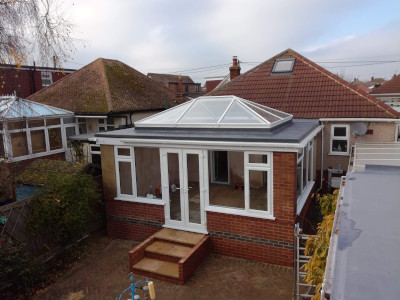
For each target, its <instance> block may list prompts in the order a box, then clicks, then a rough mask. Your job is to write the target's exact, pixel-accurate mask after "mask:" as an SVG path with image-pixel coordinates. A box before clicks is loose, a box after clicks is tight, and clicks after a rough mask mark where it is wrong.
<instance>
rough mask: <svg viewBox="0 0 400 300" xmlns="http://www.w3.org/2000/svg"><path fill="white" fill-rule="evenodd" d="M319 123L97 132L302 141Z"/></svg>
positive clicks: (122, 135)
mask: <svg viewBox="0 0 400 300" xmlns="http://www.w3.org/2000/svg"><path fill="white" fill-rule="evenodd" d="M318 126H319V122H318V120H307V121H305V120H296V119H294V120H291V121H288V122H287V123H284V124H281V125H280V126H277V127H275V128H273V129H271V128H270V129H262V128H243V129H238V128H127V129H121V130H114V131H109V132H104V133H103V132H102V133H96V135H95V136H96V137H107V138H119V139H124V138H129V139H149V140H150V139H167V140H198V141H241V142H270V143H276V142H282V143H299V142H301V141H302V140H303V139H304V138H305V137H306V136H307V135H309V134H310V133H311V132H312V131H313V130H314V129H316V128H317V127H318Z"/></svg>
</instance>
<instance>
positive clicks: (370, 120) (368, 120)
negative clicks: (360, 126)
mask: <svg viewBox="0 0 400 300" xmlns="http://www.w3.org/2000/svg"><path fill="white" fill-rule="evenodd" d="M319 120H320V121H321V122H335V121H337V122H400V119H389V118H387V119H385V118H321V119H319Z"/></svg>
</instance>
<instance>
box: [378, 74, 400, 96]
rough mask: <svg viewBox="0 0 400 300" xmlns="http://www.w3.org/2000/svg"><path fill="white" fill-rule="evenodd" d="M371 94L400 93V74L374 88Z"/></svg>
mask: <svg viewBox="0 0 400 300" xmlns="http://www.w3.org/2000/svg"><path fill="white" fill-rule="evenodd" d="M371 94H373V95H375V94H400V75H397V76H395V77H393V78H392V79H390V80H389V81H387V82H386V83H384V84H383V85H381V86H380V87H378V88H376V89H373V90H372V92H371Z"/></svg>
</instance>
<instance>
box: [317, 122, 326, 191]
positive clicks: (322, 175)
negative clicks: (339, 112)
mask: <svg viewBox="0 0 400 300" xmlns="http://www.w3.org/2000/svg"><path fill="white" fill-rule="evenodd" d="M321 127H322V129H323V128H324V127H325V125H321ZM324 136H325V135H324V130H322V133H321V180H320V183H319V188H318V190H316V191H315V192H316V193H317V194H318V192H319V191H320V190H321V189H322V182H323V178H324Z"/></svg>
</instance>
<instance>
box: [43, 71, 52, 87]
mask: <svg viewBox="0 0 400 300" xmlns="http://www.w3.org/2000/svg"><path fill="white" fill-rule="evenodd" d="M52 83H53V77H52V75H51V71H42V87H44V88H45V87H48V86H49V85H51V84H52Z"/></svg>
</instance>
